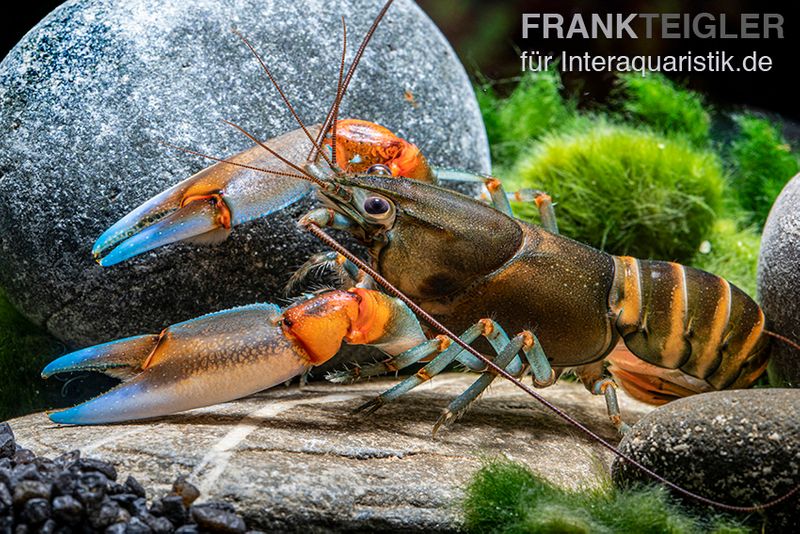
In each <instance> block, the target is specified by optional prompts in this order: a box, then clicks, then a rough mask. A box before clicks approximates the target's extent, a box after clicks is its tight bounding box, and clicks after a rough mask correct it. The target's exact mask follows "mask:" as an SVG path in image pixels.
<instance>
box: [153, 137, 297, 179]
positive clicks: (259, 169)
mask: <svg viewBox="0 0 800 534" xmlns="http://www.w3.org/2000/svg"><path fill="white" fill-rule="evenodd" d="M157 142H158V143H159V144H162V145H164V146H166V147H169V148H174V149H175V150H180V151H181V152H186V153H187V154H191V155H193V156H200V157H201V158H205V159H210V160H211V161H216V162H217V163H224V164H226V165H232V166H234V167H240V168H242V169H249V170H251V171H256V172H263V173H264V174H273V175H275V176H283V177H287V178H298V179H300V180H306V181H310V180H309V179H308V178H307V177H306V175H304V174H295V173H293V172H285V171H276V170H273V169H264V168H263V167H256V166H254V165H247V164H245V163H239V162H236V161H232V160H231V159H225V158H218V157H216V156H210V155H208V154H204V153H203V152H198V151H197V150H192V149H191V148H184V147H182V146H178V145H173V144H172V143H168V142H166V141H157ZM233 157H236V156H233Z"/></svg>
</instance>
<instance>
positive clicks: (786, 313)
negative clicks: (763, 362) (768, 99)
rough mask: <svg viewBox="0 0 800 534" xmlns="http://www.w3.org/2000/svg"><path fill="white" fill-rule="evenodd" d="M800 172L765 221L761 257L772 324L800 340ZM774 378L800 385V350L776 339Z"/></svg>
mask: <svg viewBox="0 0 800 534" xmlns="http://www.w3.org/2000/svg"><path fill="white" fill-rule="evenodd" d="M798 208H800V175H797V176H795V177H794V178H792V180H791V181H790V182H789V183H788V184H786V187H784V188H783V191H782V192H781V194H780V196H778V199H777V200H776V201H775V204H774V205H773V206H772V210H771V211H770V213H769V218H767V223H766V224H765V225H764V233H763V235H762V237H761V253H760V255H759V258H758V296H759V301H760V302H761V306H762V308H764V313H765V314H766V316H767V318H768V319H769V321H770V328H771V329H772V330H774V331H775V332H778V333H779V334H781V335H784V336H787V337H789V338H791V339H794V340H796V341H800V324H798V321H797V318H798V317H800V268H798V266H800V209H798ZM772 347H773V348H772V353H771V355H770V363H769V375H770V380H772V381H773V383H775V384H776V385H781V386H788V387H795V388H796V387H800V353H799V352H798V351H797V349H795V348H794V347H791V346H790V345H787V344H786V343H782V342H780V341H774V342H773V344H772Z"/></svg>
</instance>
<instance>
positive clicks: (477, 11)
mask: <svg viewBox="0 0 800 534" xmlns="http://www.w3.org/2000/svg"><path fill="white" fill-rule="evenodd" d="M418 2H419V4H420V5H421V6H422V7H423V9H425V11H427V12H428V14H429V15H430V16H431V17H432V18H433V19H434V21H435V22H436V23H437V24H438V25H439V27H440V28H441V29H442V31H443V32H444V33H445V35H446V36H447V37H448V39H450V41H451V43H453V46H454V47H455V48H456V50H457V52H458V53H459V55H460V56H461V59H462V61H463V63H464V65H465V66H466V68H467V71H468V72H469V73H470V74H471V75H473V76H475V75H476V74H477V73H481V75H483V76H485V77H488V78H490V79H493V80H504V79H508V78H514V77H515V76H518V75H519V73H520V66H519V58H518V50H539V51H541V52H543V53H544V52H553V53H555V54H558V53H560V52H561V51H567V52H569V53H573V54H582V53H583V52H589V53H591V54H602V55H614V54H616V55H621V54H626V55H636V54H650V55H654V54H659V55H665V54H682V53H685V52H686V51H689V50H691V51H692V52H694V53H695V54H699V53H702V52H704V51H705V52H707V51H712V50H725V51H727V52H728V53H729V54H735V55H737V56H743V55H746V54H749V53H751V52H753V51H754V50H755V51H758V52H759V54H761V55H770V56H772V59H773V69H772V71H771V72H768V73H693V74H677V75H675V74H670V77H672V78H673V79H677V80H678V81H680V82H682V83H685V84H686V85H688V86H689V87H690V88H693V89H696V90H699V91H701V92H703V93H705V94H707V95H708V96H709V100H710V101H711V102H712V103H713V104H715V105H717V106H720V107H723V108H738V107H743V106H746V107H751V108H758V109H762V110H765V111H771V112H775V113H778V114H780V115H782V116H784V117H786V118H789V119H792V120H795V121H800V105H798V94H799V93H800V90H799V86H800V84H798V83H797V82H796V81H795V79H796V78H797V77H798V76H799V75H800V60H798V53H799V52H800V46H798V45H800V41H799V40H798V37H797V33H798V32H797V29H798V22H797V21H798V20H800V19H798V17H796V16H794V11H796V10H792V9H790V7H789V6H792V5H793V4H795V2H782V3H779V2H768V1H754V0H732V1H723V0H700V1H688V0H659V1H654V2H642V1H616V2H612V1H599V0H592V1H571V2H565V1H563V0H562V1H557V0H535V1H534V0H494V1H485V0H418ZM60 3H61V2H60V1H59V0H35V1H34V2H29V4H28V5H26V6H25V8H24V11H23V10H21V9H20V10H18V14H17V15H15V16H13V17H11V16H8V15H7V16H6V17H3V20H2V22H0V24H1V25H2V28H1V29H2V31H1V32H0V39H2V42H0V56H2V57H5V55H6V53H7V52H8V50H9V49H10V48H11V47H12V46H14V44H15V43H16V42H17V41H18V40H19V39H20V38H21V37H22V36H23V35H24V34H25V32H27V31H28V30H29V29H30V28H32V27H33V26H34V25H35V24H36V23H37V22H38V21H39V20H40V19H41V18H42V17H44V16H45V15H46V14H47V13H49V12H50V11H51V10H52V9H53V8H55V7H56V6H57V5H59V4H60ZM189 5H191V2H190V1H187V6H189ZM525 12H528V13H561V14H562V15H564V16H565V17H568V16H569V15H570V14H571V13H575V12H579V13H582V14H584V15H588V14H591V13H702V12H708V13H712V14H715V15H717V14H720V13H726V14H728V16H729V18H734V19H736V21H737V24H738V15H739V14H741V13H781V14H782V15H783V16H784V19H785V22H784V39H783V40H782V41H780V40H771V41H767V40H752V39H747V40H744V39H739V40H729V39H726V40H677V39H676V40H661V39H651V40H648V39H639V40H632V39H623V40H606V39H597V40H582V39H581V40H551V41H549V42H541V41H537V40H534V39H529V40H528V41H527V42H525V41H523V40H522V39H521V14H522V13H525ZM565 83H566V85H567V87H568V89H569V90H570V91H571V92H573V93H575V94H579V95H581V96H582V100H583V101H584V102H591V101H602V100H604V99H605V97H606V96H607V94H608V92H609V90H610V89H611V87H612V85H613V76H612V75H611V74H608V73H577V74H576V73H572V74H568V75H567V76H566V78H565ZM501 87H502V85H501Z"/></svg>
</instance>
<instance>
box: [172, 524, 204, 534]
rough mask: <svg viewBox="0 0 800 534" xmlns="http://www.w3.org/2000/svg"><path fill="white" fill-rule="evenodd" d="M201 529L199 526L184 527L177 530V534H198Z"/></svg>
mask: <svg viewBox="0 0 800 534" xmlns="http://www.w3.org/2000/svg"><path fill="white" fill-rule="evenodd" d="M199 532H200V529H199V528H197V525H183V526H182V527H178V528H176V529H175V534H198V533H199Z"/></svg>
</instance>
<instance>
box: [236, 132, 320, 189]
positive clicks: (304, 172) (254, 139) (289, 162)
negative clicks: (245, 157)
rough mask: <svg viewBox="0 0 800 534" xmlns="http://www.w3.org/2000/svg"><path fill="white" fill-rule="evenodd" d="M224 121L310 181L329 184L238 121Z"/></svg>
mask: <svg viewBox="0 0 800 534" xmlns="http://www.w3.org/2000/svg"><path fill="white" fill-rule="evenodd" d="M222 122H224V123H225V124H227V125H228V126H233V127H234V128H236V129H237V130H239V131H240V132H242V133H243V134H244V135H246V136H247V138H248V139H250V140H251V141H253V142H254V143H256V144H257V145H258V146H260V147H261V148H263V149H264V150H266V151H267V152H269V153H270V154H272V155H273V156H275V157H276V158H278V159H279V160H280V161H282V162H283V163H284V164H286V165H288V166H289V167H291V168H292V169H294V170H296V171H297V172H299V173H300V174H302V175H303V176H305V177H306V178H305V179H306V180H308V181H311V182H314V183H315V184H317V185H318V186H320V187H323V188H324V187H325V186H326V185H327V184H326V183H325V182H324V181H323V180H320V179H319V178H317V177H316V176H314V175H313V174H311V173H309V172H308V171H306V170H305V169H303V168H302V167H300V166H298V165H295V164H294V163H292V162H291V161H289V160H288V159H286V158H284V157H283V156H281V155H280V154H278V152H276V151H275V150H273V149H272V148H270V147H269V146H267V144H266V143H264V142H263V141H260V140H259V139H258V138H256V136H254V135H253V134H251V133H250V132H248V131H247V130H245V129H244V128H242V127H241V126H239V125H238V124H236V123H234V122H231V121H228V120H225V119H222Z"/></svg>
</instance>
